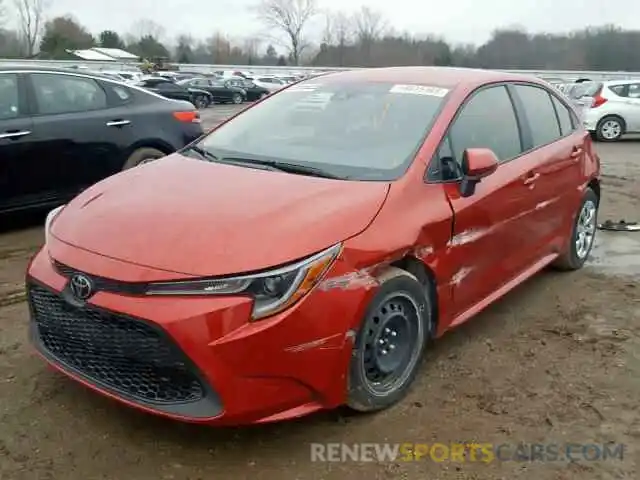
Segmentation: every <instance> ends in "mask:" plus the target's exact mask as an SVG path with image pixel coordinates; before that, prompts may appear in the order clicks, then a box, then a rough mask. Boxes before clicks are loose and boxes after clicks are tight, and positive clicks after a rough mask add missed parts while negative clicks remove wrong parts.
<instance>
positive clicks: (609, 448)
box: [311, 443, 626, 464]
mask: <svg viewBox="0 0 640 480" xmlns="http://www.w3.org/2000/svg"><path fill="white" fill-rule="evenodd" d="M625 451H626V446H625V445H624V444H620V443H618V444H610V443H607V444H595V443H544V444H543V443H515V444H508V443H504V444H493V443H449V444H445V443H431V444H428V443H357V444H343V443H313V444H311V461H313V462H415V461H433V462H439V463H441V462H459V463H462V462H482V463H487V464H488V463H493V462H496V461H498V462H595V461H605V460H609V461H610V460H622V459H623V458H624V454H625Z"/></svg>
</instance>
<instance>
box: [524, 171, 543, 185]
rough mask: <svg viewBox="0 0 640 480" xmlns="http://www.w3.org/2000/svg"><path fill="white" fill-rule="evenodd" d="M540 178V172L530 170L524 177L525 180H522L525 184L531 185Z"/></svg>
mask: <svg viewBox="0 0 640 480" xmlns="http://www.w3.org/2000/svg"><path fill="white" fill-rule="evenodd" d="M539 178H540V174H539V173H533V172H530V173H528V174H527V176H526V177H525V178H524V180H523V181H522V183H524V184H525V185H531V184H532V183H534V182H535V181H536V180H538V179H539Z"/></svg>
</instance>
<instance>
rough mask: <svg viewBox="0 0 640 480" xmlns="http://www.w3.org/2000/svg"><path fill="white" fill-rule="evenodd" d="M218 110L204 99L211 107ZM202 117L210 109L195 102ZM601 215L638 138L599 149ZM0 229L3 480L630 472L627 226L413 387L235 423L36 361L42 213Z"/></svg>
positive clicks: (611, 210)
mask: <svg viewBox="0 0 640 480" xmlns="http://www.w3.org/2000/svg"><path fill="white" fill-rule="evenodd" d="M214 108H215V107H214ZM207 115H208V116H206V119H207V121H208V122H209V123H211V122H215V121H217V120H219V115H221V112H215V113H209V112H207ZM598 150H599V152H600V154H601V157H602V160H603V163H604V173H605V177H604V183H603V205H602V210H601V220H604V219H607V218H611V219H616V220H617V219H620V218H626V219H635V220H640V142H638V141H626V142H622V143H620V144H615V145H598ZM36 217H37V218H28V219H22V220H21V221H20V222H18V223H13V224H12V225H10V226H9V227H7V226H6V225H5V232H4V233H2V234H0V479H2V480H5V479H6V480H23V479H24V480H49V479H55V480H76V479H77V480H98V479H105V480H106V479H109V480H162V479H175V480H187V479H189V480H197V479H202V480H205V479H207V480H208V479H225V478H234V479H237V480H239V479H243V478H247V479H249V478H250V479H252V480H259V479H265V480H266V479H273V480H276V479H278V480H283V479H304V480H312V479H327V480H329V479H341V480H342V479H346V478H348V477H352V478H362V479H369V480H371V479H391V478H399V479H425V480H426V479H429V480H454V479H455V480H471V479H482V480H484V479H486V480H494V479H495V480H498V479H509V480H512V479H532V480H573V479H575V480H578V479H579V480H595V479H636V480H637V479H638V478H640V473H639V472H640V470H639V464H640V453H639V448H640V409H639V407H638V399H639V398H640V283H639V282H638V278H640V233H606V232H599V234H598V235H599V237H598V243H597V248H596V250H595V252H594V258H593V259H592V261H591V265H590V266H589V267H588V268H585V269H583V270H582V271H580V272H576V273H571V274H561V273H554V272H545V273H542V274H541V275H539V276H537V277H536V278H534V279H532V280H531V281H529V282H527V283H526V284H525V285H523V286H521V287H520V288H518V289H517V290H516V291H514V292H512V293H511V294H510V295H508V296H507V297H506V298H505V299H503V300H502V301H500V302H498V303H497V304H496V305H494V306H492V307H491V308H489V309H488V310H487V311H485V312H484V313H482V314H481V315H479V316H478V317H477V318H475V319H473V320H472V321H470V322H468V323H467V324H466V325H464V326H462V327H461V328H459V329H458V330H457V331H456V332H453V333H451V334H449V335H447V336H446V337H445V338H443V339H442V340H441V341H440V342H438V343H437V344H436V345H435V346H434V348H433V349H432V350H431V351H430V352H429V354H428V355H427V359H426V361H425V364H424V367H423V371H422V373H421V375H420V376H419V378H418V380H417V384H416V386H415V388H414V389H413V390H412V392H411V394H410V396H409V397H408V398H407V399H406V400H405V401H403V402H402V403H401V404H400V405H398V406H397V407H395V408H393V409H390V410H388V411H386V412H383V413H380V414H377V415H370V416H353V415H349V414H347V413H346V412H342V411H336V412H329V413H326V414H319V415H315V416H312V417H309V418H305V419H301V420H299V421H295V422H289V423H282V424H274V425H267V426H261V427H253V428H242V429H213V428H207V427H196V426H191V425H181V424H178V423H174V422H171V421H165V420H162V419H158V418H155V417H152V416H149V415H145V414H141V413H138V412H135V411H132V410H129V409H127V408H124V407H121V406H119V405H117V404H115V403H114V402H112V401H110V400H106V399H103V398H101V397H99V396H97V395H95V394H92V393H91V392H89V391H87V390H86V389H84V388H82V387H80V386H78V385H75V384H74V383H73V382H71V381H69V380H67V379H66V378H64V377H63V376H61V375H59V374H57V373H55V372H53V371H52V370H50V369H48V368H47V367H45V365H44V364H43V363H42V362H41V361H40V360H39V359H38V358H36V357H35V356H34V355H33V353H32V350H31V348H30V346H29V344H28V343H27V341H26V332H27V329H26V324H27V308H26V306H25V303H24V301H23V293H22V281H23V276H24V271H25V267H26V265H27V261H28V258H29V256H30V255H31V254H32V253H33V252H34V251H35V250H36V248H37V247H38V246H39V245H40V243H41V242H42V240H43V235H42V229H41V228H40V227H39V226H34V225H41V222H42V216H36ZM463 441H475V442H478V443H494V444H510V445H515V444H517V443H519V442H525V443H527V444H533V443H556V444H563V443H565V442H567V443H573V444H598V445H603V444H605V443H607V442H612V443H615V444H620V443H622V444H625V445H626V450H625V453H624V458H623V459H622V460H619V459H618V460H616V459H608V460H603V461H589V460H584V461H576V462H566V461H556V462H518V461H510V462H509V461H505V462H501V461H494V462H492V463H490V464H485V463H482V462H470V461H466V462H461V463H460V462H449V461H445V462H442V463H437V462H434V461H432V460H423V461H420V462H401V461H396V462H361V463H360V462H337V463H331V462H312V461H311V457H310V444H311V443H312V442H323V443H327V442H345V443H348V444H352V443H359V442H367V443H372V442H376V443H377V442H391V443H393V442H400V443H405V442H412V443H423V442H424V443H429V444H431V443H434V442H437V443H444V444H449V443H455V442H463Z"/></svg>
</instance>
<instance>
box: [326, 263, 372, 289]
mask: <svg viewBox="0 0 640 480" xmlns="http://www.w3.org/2000/svg"><path fill="white" fill-rule="evenodd" d="M373 268H374V267H369V268H364V269H362V270H358V271H355V272H350V273H347V274H345V275H341V276H339V277H333V278H328V279H326V280H324V281H323V282H322V283H320V285H319V286H318V288H320V290H333V289H335V288H339V289H342V290H351V289H355V288H367V287H372V286H375V285H377V284H378V281H377V280H376V279H375V278H374V277H373V276H372V275H371V273H370V272H371V271H372V270H373Z"/></svg>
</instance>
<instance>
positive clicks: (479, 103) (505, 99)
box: [449, 86, 522, 164]
mask: <svg viewBox="0 0 640 480" xmlns="http://www.w3.org/2000/svg"><path fill="white" fill-rule="evenodd" d="M449 135H450V139H451V147H452V151H453V154H454V158H455V161H456V162H457V163H458V164H461V163H462V155H463V153H464V151H465V150H466V149H467V148H489V149H491V150H492V151H493V152H494V153H495V154H496V156H497V157H498V160H499V161H500V162H506V161H508V160H511V159H512V158H514V157H517V156H518V155H520V154H521V153H522V145H521V141H520V130H519V128H518V122H517V119H516V114H515V111H514V108H513V103H512V102H511V98H510V97H509V93H508V92H507V89H506V87H504V86H497V87H490V88H485V89H483V90H480V91H479V92H478V93H476V94H475V95H474V96H473V97H471V99H470V100H469V101H468V102H467V103H466V104H465V105H464V106H463V108H462V111H461V112H460V114H459V116H458V117H457V118H456V119H455V120H454V122H453V125H452V126H451V128H450V130H449Z"/></svg>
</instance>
